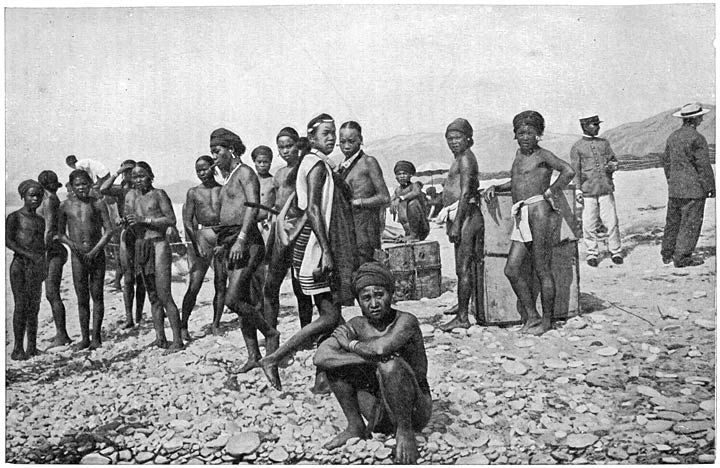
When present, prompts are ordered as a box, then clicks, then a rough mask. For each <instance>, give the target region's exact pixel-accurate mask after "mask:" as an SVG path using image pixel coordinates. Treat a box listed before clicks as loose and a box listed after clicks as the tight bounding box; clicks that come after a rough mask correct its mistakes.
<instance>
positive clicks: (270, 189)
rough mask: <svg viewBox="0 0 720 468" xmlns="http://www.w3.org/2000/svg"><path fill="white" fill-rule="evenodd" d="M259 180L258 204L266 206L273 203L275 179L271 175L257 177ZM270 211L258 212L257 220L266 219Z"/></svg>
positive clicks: (270, 205)
mask: <svg viewBox="0 0 720 468" xmlns="http://www.w3.org/2000/svg"><path fill="white" fill-rule="evenodd" d="M259 180H260V204H261V205H263V206H267V207H272V206H274V205H275V179H274V178H273V176H271V175H268V176H267V177H259ZM269 214H270V213H269V212H268V211H267V210H260V211H259V212H258V217H257V220H258V221H262V220H263V219H267V217H268V215H269Z"/></svg>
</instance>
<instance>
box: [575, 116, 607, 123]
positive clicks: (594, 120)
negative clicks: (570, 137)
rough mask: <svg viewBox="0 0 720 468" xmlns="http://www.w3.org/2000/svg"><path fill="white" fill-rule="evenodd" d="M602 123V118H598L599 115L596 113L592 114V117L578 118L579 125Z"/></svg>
mask: <svg viewBox="0 0 720 468" xmlns="http://www.w3.org/2000/svg"><path fill="white" fill-rule="evenodd" d="M599 123H602V120H600V117H598V116H597V115H593V116H592V117H583V118H582V119H580V125H590V124H599Z"/></svg>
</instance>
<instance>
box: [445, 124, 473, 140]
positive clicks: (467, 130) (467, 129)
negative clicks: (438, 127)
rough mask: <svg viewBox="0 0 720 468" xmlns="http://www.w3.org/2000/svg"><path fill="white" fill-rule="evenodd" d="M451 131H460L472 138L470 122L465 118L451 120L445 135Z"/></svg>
mask: <svg viewBox="0 0 720 468" xmlns="http://www.w3.org/2000/svg"><path fill="white" fill-rule="evenodd" d="M452 131H456V132H460V133H462V134H463V135H465V136H466V137H468V138H472V136H473V129H472V126H471V125H470V122H468V121H467V120H465V119H455V120H453V121H452V122H451V123H450V125H448V126H447V130H445V136H447V134H448V133H450V132H452Z"/></svg>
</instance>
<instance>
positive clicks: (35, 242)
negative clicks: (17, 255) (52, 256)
mask: <svg viewBox="0 0 720 468" xmlns="http://www.w3.org/2000/svg"><path fill="white" fill-rule="evenodd" d="M6 229H8V232H7V233H6V235H7V236H8V238H9V239H11V240H12V241H13V243H14V244H15V245H16V246H17V247H19V248H21V249H24V250H26V251H29V252H31V253H33V254H40V255H42V254H44V253H45V241H44V235H45V220H44V219H43V217H42V216H40V215H38V214H35V213H28V212H24V211H23V210H18V211H15V212H13V213H10V215H9V216H8V219H7V223H6Z"/></svg>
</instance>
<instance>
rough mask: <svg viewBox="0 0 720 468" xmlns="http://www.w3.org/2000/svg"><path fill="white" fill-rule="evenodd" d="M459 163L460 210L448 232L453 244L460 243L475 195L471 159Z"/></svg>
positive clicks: (462, 159) (466, 158)
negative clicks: (472, 186) (470, 204)
mask: <svg viewBox="0 0 720 468" xmlns="http://www.w3.org/2000/svg"><path fill="white" fill-rule="evenodd" d="M459 158H460V160H459V161H458V174H459V175H460V197H459V198H458V209H457V214H456V215H455V221H453V223H452V226H451V227H450V231H449V232H448V238H449V239H450V242H451V243H452V244H458V243H460V241H461V239H460V232H461V229H462V226H463V223H464V222H465V216H466V214H467V212H468V203H469V202H470V198H472V197H473V196H474V195H475V194H474V193H472V192H473V191H472V190H471V189H470V183H471V181H472V177H471V174H472V172H473V171H472V169H473V168H472V164H471V163H470V159H469V158H468V157H466V156H465V155H463V156H460V157H459ZM475 177H477V175H476V176H475Z"/></svg>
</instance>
